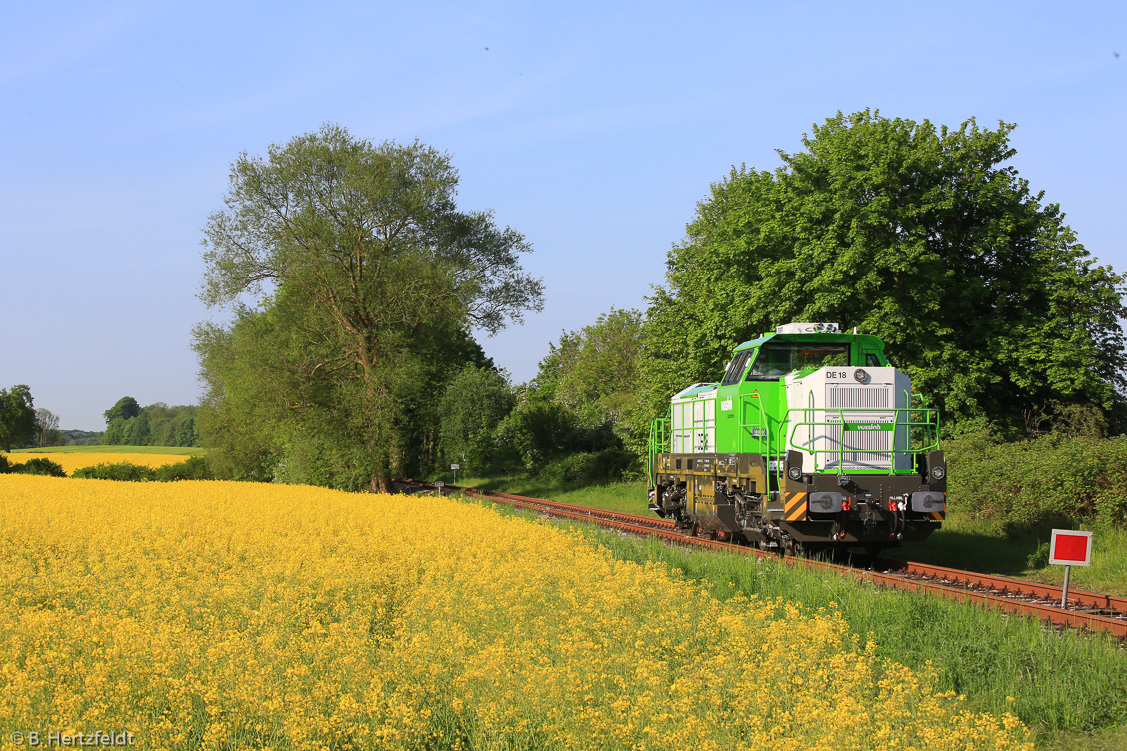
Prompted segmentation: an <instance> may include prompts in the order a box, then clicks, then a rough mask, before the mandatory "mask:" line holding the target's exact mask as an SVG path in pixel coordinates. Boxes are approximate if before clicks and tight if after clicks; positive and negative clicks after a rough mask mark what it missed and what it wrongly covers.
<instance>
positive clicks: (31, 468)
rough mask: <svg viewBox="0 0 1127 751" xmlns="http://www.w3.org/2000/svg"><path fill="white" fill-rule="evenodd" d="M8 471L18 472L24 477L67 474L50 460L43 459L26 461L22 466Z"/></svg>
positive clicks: (62, 475)
mask: <svg viewBox="0 0 1127 751" xmlns="http://www.w3.org/2000/svg"><path fill="white" fill-rule="evenodd" d="M10 471H12V472H19V473H20V474H24V475H45V476H47V477H66V476H67V473H66V472H64V471H63V468H62V467H61V466H60V465H59V464H57V463H55V462H53V461H51V460H50V459H43V458H38V459H28V460H27V461H26V462H24V463H23V464H16V465H14V466H13V467H12V468H11V470H10Z"/></svg>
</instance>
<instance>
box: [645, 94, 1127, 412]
mask: <svg viewBox="0 0 1127 751" xmlns="http://www.w3.org/2000/svg"><path fill="white" fill-rule="evenodd" d="M1013 128H1014V126H1012V125H1007V124H1005V123H999V125H998V128H997V129H996V130H989V129H986V128H981V127H979V126H978V125H977V124H976V123H975V121H974V120H969V121H967V122H965V123H963V124H962V126H960V127H959V128H957V129H949V128H947V127H939V128H937V127H935V126H933V125H932V124H931V123H930V122H928V121H926V120H925V121H923V122H922V123H915V122H912V121H911V120H903V119H899V118H896V119H889V118H885V117H882V116H880V114H879V113H877V112H870V111H868V110H866V111H864V112H860V113H856V114H853V115H849V116H845V115H842V114H841V113H839V114H838V115H837V116H836V117H832V118H829V119H828V120H827V121H826V122H825V123H824V124H822V125H820V126H815V127H814V128H813V134H812V135H810V136H806V137H804V138H803V141H802V143H803V146H804V147H805V150H804V151H802V152H799V153H796V154H787V153H783V152H781V151H780V152H779V155H780V157H781V158H782V161H783V165H782V166H781V167H779V168H777V169H775V170H774V171H761V170H756V169H749V168H747V167H740V168H735V169H733V170H732V172H731V173H730V174H729V175H728V177H727V178H726V179H724V180H721V181H720V182H718V183H716V184H714V185H713V187H712V192H711V195H710V196H709V198H708V199H707V200H705V201H702V202H701V203H700V204H699V206H698V208H697V214H696V217H695V219H694V221H693V222H692V223H691V224H690V225H689V226H688V231H687V236H686V238H685V240H684V241H683V242H682V243H681V244H679V245H677V246H675V247H674V248H673V249H672V251H671V252H670V253H669V256H668V261H667V273H666V281H667V283H666V286H665V287H663V288H660V289H658V290H656V292H655V294H654V296H653V298H652V300H651V307H650V309H649V311H648V326H647V339H646V357H645V362H644V365H643V370H644V372H645V374H646V376H647V377H648V380H649V382H650V384H651V387H652V392H651V405H652V406H654V407H655V408H656V406H657V405H658V404H660V403H661V402H662V400H666V399H668V396H669V394H671V393H673V392H674V391H676V390H677V389H679V388H682V387H683V386H684V385H686V384H688V383H691V382H693V381H699V380H708V379H711V378H715V377H716V375H717V374H718V373H720V372H722V370H723V366H724V363H725V362H726V360H727V358H728V357H729V355H730V352H731V349H732V348H733V347H734V346H735V345H737V344H739V343H740V342H742V341H746V340H748V339H752V338H754V337H756V336H758V335H760V334H761V333H762V332H765V331H772V330H773V329H774V327H775V326H776V325H778V324H781V323H786V322H789V321H833V322H837V323H840V324H841V325H842V326H843V327H844V328H845V329H847V330H848V329H852V328H853V327H857V328H858V329H859V330H861V331H863V332H865V333H871V334H876V335H877V336H879V337H881V338H882V339H883V340H884V341H885V342H886V343H887V352H888V354H889V356H890V359H891V360H892V361H893V362H894V363H895V364H897V365H898V366H899V367H900V368H901V369H902V370H904V371H905V372H906V373H908V374H909V376H910V377H912V379H913V382H914V383H915V385H916V388H917V390H919V391H921V392H923V393H924V394H927V395H929V396H930V397H931V398H932V399H933V400H934V401H936V402H938V405H939V406H940V407H943V408H944V410H945V412H946V413H947V414H948V415H951V416H954V417H956V418H966V417H975V416H984V417H986V418H987V419H989V420H991V421H995V422H997V423H999V424H1005V425H1009V426H1021V425H1023V424H1025V425H1027V424H1029V422H1030V420H1031V419H1033V418H1034V416H1035V415H1037V414H1040V413H1042V412H1043V411H1044V410H1046V409H1049V408H1051V407H1052V405H1053V404H1064V405H1067V404H1094V405H1097V406H1098V407H1099V408H1100V409H1102V410H1104V411H1113V410H1115V409H1116V408H1117V407H1118V405H1119V404H1120V403H1121V402H1122V396H1121V394H1122V390H1123V387H1124V384H1125V381H1124V365H1125V363H1127V360H1125V354H1124V335H1123V331H1122V329H1121V327H1120V325H1119V320H1120V319H1121V318H1123V317H1124V316H1125V315H1127V309H1125V308H1124V306H1123V303H1122V297H1121V295H1122V292H1123V284H1124V276H1123V275H1120V274H1116V273H1115V272H1114V271H1113V270H1112V269H1111V268H1110V267H1109V266H1099V265H1096V263H1095V261H1094V259H1092V257H1091V256H1090V255H1089V254H1088V252H1087V251H1086V250H1085V249H1084V247H1083V246H1081V245H1080V244H1079V243H1078V242H1077V241H1076V237H1075V236H1074V234H1073V232H1072V230H1071V229H1070V228H1069V227H1068V226H1067V225H1066V224H1065V223H1064V214H1063V213H1062V212H1061V210H1060V208H1059V206H1057V205H1056V204H1051V203H1050V204H1044V205H1043V204H1042V200H1043V197H1044V196H1043V194H1042V193H1037V194H1034V193H1032V192H1031V191H1030V189H1029V185H1028V183H1027V182H1026V181H1025V180H1024V179H1021V178H1020V177H1019V176H1018V173H1017V170H1016V169H1015V168H1014V167H1012V166H1010V165H1008V164H1007V162H1008V161H1009V160H1010V159H1011V158H1012V157H1013V156H1014V154H1015V151H1014V149H1013V148H1012V147H1011V146H1010V144H1009V134H1010V133H1011V131H1012V130H1013Z"/></svg>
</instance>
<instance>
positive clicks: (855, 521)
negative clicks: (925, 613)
mask: <svg viewBox="0 0 1127 751" xmlns="http://www.w3.org/2000/svg"><path fill="white" fill-rule="evenodd" d="M649 484H650V491H649V502H650V505H649V507H650V510H651V511H654V512H656V513H657V514H659V515H660V516H663V517H668V518H671V519H673V520H674V521H675V522H676V523H677V526H679V527H680V528H682V529H684V530H686V531H687V532H689V533H691V534H705V535H708V536H711V537H719V538H722V539H729V540H732V541H735V542H747V543H751V544H755V545H758V546H760V547H762V548H771V549H777V550H778V551H779V552H789V553H797V552H799V551H803V550H805V551H817V550H823V549H825V548H830V547H837V548H846V547H865V548H867V549H869V551H870V552H873V553H875V552H877V551H879V550H880V549H881V548H884V547H889V546H896V545H899V544H900V542H901V541H904V540H923V539H925V538H926V537H927V536H928V535H930V534H931V533H932V532H933V531H935V530H936V529H939V527H940V526H941V525H942V522H943V518H944V513H945V509H946V497H947V464H946V460H945V458H944V455H943V451H942V450H941V449H940V443H939V414H938V411H937V410H935V409H932V408H928V407H927V406H926V405H925V404H924V403H923V399H922V398H921V396H920V395H919V394H916V393H913V391H912V383H911V381H910V379H909V378H908V377H907V376H906V375H905V374H904V373H902V372H901V371H900V370H897V369H896V368H895V367H893V366H892V365H890V364H889V362H888V359H887V358H886V357H885V354H884V342H882V341H881V340H880V339H878V338H877V337H875V336H871V335H866V334H858V333H857V332H856V329H854V331H853V333H852V334H850V333H843V332H842V331H841V330H840V327H839V326H838V325H837V324H833V323H789V324H786V325H783V326H779V327H778V328H777V329H776V330H775V331H774V332H771V333H767V334H764V335H763V336H761V337H759V338H758V339H753V340H752V341H748V342H744V343H743V344H741V345H739V346H738V347H736V348H735V351H734V352H733V356H732V360H731V362H730V363H729V364H728V367H727V368H726V370H725V372H724V376H723V378H722V380H721V381H720V382H718V383H694V384H693V385H692V386H689V387H688V388H686V389H684V390H683V391H680V392H679V393H677V394H675V395H674V396H673V398H672V399H671V400H670V404H669V412H668V415H667V416H666V417H664V418H661V419H658V420H655V421H654V422H653V424H652V426H651V429H650V443H649Z"/></svg>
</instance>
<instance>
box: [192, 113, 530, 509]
mask: <svg viewBox="0 0 1127 751" xmlns="http://www.w3.org/2000/svg"><path fill="white" fill-rule="evenodd" d="M457 185H458V175H457V172H456V171H455V170H454V168H453V167H452V166H451V164H450V159H449V157H448V156H447V155H445V154H443V153H441V152H439V151H437V150H435V149H433V148H430V147H427V146H424V145H422V144H420V143H418V142H415V143H412V144H408V145H401V144H396V143H393V142H385V143H382V144H379V145H373V144H371V143H369V142H367V141H364V140H361V139H357V138H355V137H353V136H352V135H350V134H349V133H348V131H347V130H345V129H344V128H341V127H339V126H336V125H326V126H324V127H323V128H322V129H321V130H320V131H318V132H317V133H312V134H306V135H303V136H299V137H297V138H294V139H293V140H291V141H290V142H289V143H287V144H285V145H274V146H271V147H270V149H269V151H268V154H267V156H266V157H265V158H262V157H252V156H248V155H247V154H245V153H244V154H243V155H241V156H240V157H239V158H238V159H237V160H236V162H235V163H234V164H233V165H232V168H231V173H230V182H229V190H228V193H227V195H226V197H225V199H224V201H225V205H226V208H225V209H223V210H221V211H218V212H215V213H214V214H212V215H211V216H210V218H209V220H208V223H207V226H206V228H205V236H206V240H205V242H204V244H205V247H206V251H205V252H204V261H205V263H206V271H205V275H204V284H203V289H202V292H201V298H202V299H203V300H204V301H205V302H206V303H207V304H208V305H211V306H230V307H232V308H233V309H234V311H235V318H234V320H233V322H232V323H230V324H229V325H217V324H202V325H201V326H199V327H197V329H196V333H195V347H196V350H197V352H198V353H199V356H200V361H201V366H202V370H203V375H204V379H205V381H206V382H207V384H208V387H209V390H208V394H207V397H206V400H205V405H206V409H205V411H204V413H203V415H202V418H201V419H202V420H203V421H204V423H205V424H204V425H203V432H204V434H205V439H208V440H212V441H213V442H216V443H220V444H223V445H225V446H226V447H227V448H229V449H231V451H232V452H246V451H248V450H250V455H248V456H246V457H245V458H244V460H243V463H244V464H254V463H258V464H261V465H266V464H269V463H270V462H271V461H274V460H275V459H279V458H280V459H285V460H287V461H288V459H289V458H293V459H294V460H295V461H297V460H298V459H299V457H304V459H302V461H303V462H304V461H305V460H308V461H309V462H313V464H316V465H319V466H332V467H335V468H336V469H334V470H333V472H335V473H337V474H339V472H355V473H358V475H357V476H363V477H365V478H367V480H368V482H369V484H370V486H371V487H373V488H375V489H381V490H386V489H388V488H389V482H390V477H391V472H392V470H393V468H394V469H399V470H401V471H405V470H407V469H409V468H410V467H411V466H412V464H413V463H414V462H417V459H418V456H419V454H420V451H421V450H422V448H423V445H422V444H424V443H426V442H427V441H428V440H433V437H432V438H430V439H428V430H426V429H424V428H422V427H421V426H420V420H422V419H423V416H424V414H433V411H434V405H435V403H436V401H437V398H436V397H435V396H434V395H435V393H436V392H437V393H441V386H442V384H444V383H445V382H446V381H447V380H449V378H451V377H452V376H453V375H454V374H455V373H456V372H458V371H459V370H460V369H461V367H462V365H463V364H464V363H465V362H466V361H467V359H472V357H473V355H472V353H471V351H472V350H474V349H475V347H476V344H474V346H470V347H468V348H467V340H469V341H470V342H472V339H470V338H469V337H468V335H467V333H466V332H467V331H468V330H469V329H471V328H472V329H480V330H483V331H486V332H487V333H493V332H496V331H498V330H499V329H500V328H502V327H503V326H504V325H506V324H507V323H508V322H512V321H516V322H519V321H520V320H521V319H522V316H523V314H524V312H525V311H527V310H539V309H540V307H541V305H542V302H541V298H542V284H541V282H540V281H539V280H538V279H534V278H532V277H530V276H528V275H527V274H525V273H524V272H523V271H522V269H521V267H520V263H519V256H520V255H521V254H523V253H527V252H529V251H530V250H531V248H530V246H529V245H528V243H527V242H525V240H524V238H523V237H522V236H521V235H520V234H519V233H518V232H516V231H514V230H512V229H510V228H504V229H501V228H499V227H497V226H496V225H495V223H494V221H493V218H492V215H491V214H490V213H489V212H464V211H461V210H459V209H458V208H457V205H456V203H455V194H456V189H457ZM476 349H477V354H478V355H480V348H476ZM428 405H430V406H429V409H428ZM209 421H210V422H209ZM208 423H209V424H208ZM436 430H437V428H434V431H436ZM434 431H431V433H433V432H434ZM252 434H253V435H252ZM209 436H210V438H208V437H209ZM248 447H257V448H252V449H248ZM308 466H313V465H312V464H310V465H308Z"/></svg>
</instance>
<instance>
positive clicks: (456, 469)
mask: <svg viewBox="0 0 1127 751" xmlns="http://www.w3.org/2000/svg"><path fill="white" fill-rule="evenodd" d="M461 468H462V465H460V464H451V465H450V469H452V470H454V484H455V485H457V484H458V470H459V469H461Z"/></svg>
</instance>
